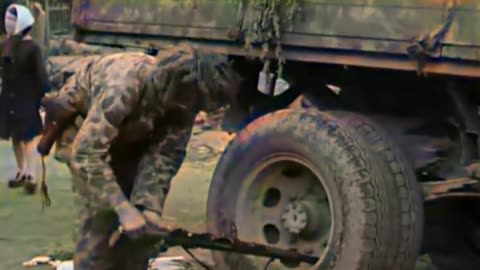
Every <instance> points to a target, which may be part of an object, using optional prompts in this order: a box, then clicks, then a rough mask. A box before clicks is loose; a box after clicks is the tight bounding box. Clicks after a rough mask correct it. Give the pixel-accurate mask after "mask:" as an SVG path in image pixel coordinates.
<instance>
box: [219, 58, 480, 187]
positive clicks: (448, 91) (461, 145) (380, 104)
mask: <svg viewBox="0 0 480 270" xmlns="http://www.w3.org/2000/svg"><path fill="white" fill-rule="evenodd" d="M235 67H236V68H237V69H238V70H239V72H240V73H241V74H242V75H243V76H244V77H245V85H244V86H243V89H244V90H243V92H242V100H241V102H240V103H241V104H242V105H241V106H242V107H243V110H242V113H239V114H238V115H237V116H236V117H237V118H241V119H242V120H241V121H238V119H237V121H236V122H237V125H236V127H235V128H230V130H232V129H233V130H240V129H242V128H243V127H245V126H246V125H247V124H248V123H250V122H251V121H253V120H254V119H256V118H258V117H260V116H262V115H264V114H267V113H270V112H273V111H276V110H279V109H283V108H286V107H288V106H289V105H290V104H291V103H292V102H294V101H295V100H296V99H297V98H298V97H299V96H300V95H302V97H301V98H302V100H303V101H302V105H303V106H304V107H316V108H318V109H319V110H343V111H351V112H356V113H360V114H363V115H367V116H369V117H371V118H372V119H374V120H376V121H377V122H378V123H379V124H381V125H382V126H384V127H385V128H386V129H387V130H388V131H389V132H390V133H391V135H392V136H393V137H395V139H396V140H397V142H398V143H399V144H402V145H404V146H405V148H406V149H407V152H409V154H410V157H411V159H412V160H413V161H414V163H415V164H416V168H417V169H418V170H419V176H421V177H425V178H427V179H426V180H432V179H435V180H438V179H445V178H448V177H455V176H456V177H459V176H464V174H465V170H464V167H465V165H466V164H470V163H471V162H474V161H477V160H478V159H479V154H478V148H479V146H478V141H479V139H478V134H480V119H478V113H477V110H478V109H477V108H478V105H479V104H480V102H479V101H480V94H479V93H478V91H475V83H478V81H476V80H469V79H462V78H453V77H446V76H426V77H425V76H418V75H417V74H416V73H414V72H401V71H392V70H378V69H368V68H351V67H340V66H336V65H324V64H313V63H300V62H289V64H288V65H286V69H285V71H284V74H285V79H286V80H287V81H288V82H289V83H290V84H291V89H290V90H289V91H287V92H286V93H285V94H283V95H281V96H277V97H270V96H267V95H264V94H262V93H260V92H258V91H257V90H256V88H257V80H258V72H259V71H260V70H261V67H262V66H261V63H260V62H255V61H247V60H245V59H243V58H238V59H236V61H235ZM227 114H228V113H227ZM240 114H241V116H239V115H240ZM228 119H229V117H226V121H225V122H228ZM239 123H240V124H239ZM452 164H455V166H452Z"/></svg>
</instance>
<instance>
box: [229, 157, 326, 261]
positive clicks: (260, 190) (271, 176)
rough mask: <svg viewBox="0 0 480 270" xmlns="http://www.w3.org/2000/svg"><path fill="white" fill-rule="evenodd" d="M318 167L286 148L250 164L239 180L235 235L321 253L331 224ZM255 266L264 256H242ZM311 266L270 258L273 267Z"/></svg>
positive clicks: (253, 240) (240, 237)
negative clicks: (285, 151) (282, 151)
mask: <svg viewBox="0 0 480 270" xmlns="http://www.w3.org/2000/svg"><path fill="white" fill-rule="evenodd" d="M324 186H325V182H324V179H323V178H322V176H321V173H320V172H319V171H318V170H316V169H313V166H311V165H310V164H309V163H308V162H306V161H305V160H303V159H302V158H300V157H296V156H294V155H290V154H280V155H279V154H276V155H274V156H270V157H268V158H266V159H264V160H263V161H262V162H260V163H259V164H257V166H255V169H254V170H252V172H251V173H249V174H248V175H247V177H246V178H245V180H244V181H242V184H241V185H240V186H239V190H238V194H237V198H236V213H237V214H236V217H235V219H236V220H235V224H236V230H237V236H238V238H239V239H242V240H245V241H252V242H256V243H262V244H268V245H271V246H275V247H279V248H284V249H294V250H297V251H298V252H300V253H304V254H309V255H315V256H318V257H319V258H320V261H321V257H322V256H324V253H325V251H326V248H327V247H328V243H329V242H330V238H331V231H332V230H331V228H333V218H332V212H333V210H332V208H331V205H330V203H329V202H330V201H331V200H330V199H329V198H330V196H329V194H328V192H327V191H326V189H324V188H323V187H324ZM246 257H248V258H249V261H251V263H252V264H253V265H255V266H256V267H257V268H259V269H263V267H264V266H265V264H266V263H267V262H268V259H264V258H255V257H251V256H246ZM285 267H288V268H293V269H311V268H312V266H311V265H308V264H297V263H294V262H279V261H276V262H274V263H272V265H271V266H270V267H269V269H270V270H273V269H284V268H285Z"/></svg>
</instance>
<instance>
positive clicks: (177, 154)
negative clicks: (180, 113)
mask: <svg viewBox="0 0 480 270" xmlns="http://www.w3.org/2000/svg"><path fill="white" fill-rule="evenodd" d="M192 122H193V119H192ZM191 132H192V125H191V123H188V124H187V123H186V125H184V126H183V127H171V128H168V129H167V131H166V135H165V136H162V138H161V139H159V140H158V141H157V142H156V143H155V144H153V145H151V146H150V147H149V148H148V150H147V152H146V154H145V155H144V156H143V157H142V159H141V161H140V164H139V171H138V174H137V176H136V178H135V184H134V187H133V192H132V197H131V201H132V204H134V205H136V206H138V207H140V208H143V209H147V210H151V211H154V212H157V213H159V214H161V212H162V208H163V204H164V202H165V199H166V196H167V194H168V190H169V189H170V182H171V180H172V178H173V177H174V176H175V175H176V174H177V172H178V170H179V169H180V167H181V165H182V163H183V161H184V159H185V156H186V152H187V145H188V142H189V140H190V135H191Z"/></svg>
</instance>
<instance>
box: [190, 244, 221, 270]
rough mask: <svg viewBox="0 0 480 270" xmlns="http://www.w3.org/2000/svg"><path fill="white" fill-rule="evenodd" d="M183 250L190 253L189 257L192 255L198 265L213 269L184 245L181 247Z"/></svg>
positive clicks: (207, 269)
mask: <svg viewBox="0 0 480 270" xmlns="http://www.w3.org/2000/svg"><path fill="white" fill-rule="evenodd" d="M182 248H183V250H185V252H186V253H187V254H188V255H190V257H192V258H193V259H194V260H195V261H196V262H197V263H198V264H200V266H202V267H203V268H205V269H206V270H213V269H212V268H210V266H208V265H207V264H205V263H204V262H202V261H201V260H200V259H198V258H197V257H196V256H195V255H193V253H192V252H191V251H190V250H189V249H188V248H186V247H183V246H182Z"/></svg>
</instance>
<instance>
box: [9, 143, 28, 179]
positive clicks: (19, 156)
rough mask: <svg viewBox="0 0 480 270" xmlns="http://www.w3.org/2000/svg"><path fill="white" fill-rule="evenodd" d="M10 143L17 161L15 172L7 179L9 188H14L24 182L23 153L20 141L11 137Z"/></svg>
mask: <svg viewBox="0 0 480 270" xmlns="http://www.w3.org/2000/svg"><path fill="white" fill-rule="evenodd" d="M12 145H13V153H14V154H15V160H16V161H17V174H16V175H15V177H14V178H12V179H10V180H9V181H8V186H9V187H10V188H16V187H20V186H22V185H23V183H24V182H25V155H24V145H23V142H22V141H19V140H16V139H13V138H12Z"/></svg>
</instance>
